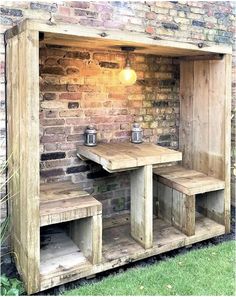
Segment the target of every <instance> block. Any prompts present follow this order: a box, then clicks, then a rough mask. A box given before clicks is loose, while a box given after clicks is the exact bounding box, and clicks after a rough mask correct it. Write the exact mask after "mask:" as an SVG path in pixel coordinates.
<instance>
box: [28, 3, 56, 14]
mask: <svg viewBox="0 0 236 297" xmlns="http://www.w3.org/2000/svg"><path fill="white" fill-rule="evenodd" d="M30 8H31V9H40V10H46V11H49V12H56V11H57V4H56V3H53V4H44V3H40V2H31V3H30Z"/></svg>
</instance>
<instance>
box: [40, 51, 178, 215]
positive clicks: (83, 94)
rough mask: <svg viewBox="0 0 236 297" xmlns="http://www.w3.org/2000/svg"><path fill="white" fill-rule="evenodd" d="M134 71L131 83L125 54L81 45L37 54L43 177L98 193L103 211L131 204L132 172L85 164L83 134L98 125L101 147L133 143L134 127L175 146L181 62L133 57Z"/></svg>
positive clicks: (147, 139) (148, 138)
mask: <svg viewBox="0 0 236 297" xmlns="http://www.w3.org/2000/svg"><path fill="white" fill-rule="evenodd" d="M131 62H132V68H133V69H134V70H135V71H136V73H137V82H136V84H135V85H133V86H124V85H122V84H121V83H120V82H119V79H118V74H119V72H120V71H121V69H122V67H123V65H124V63H125V55H124V54H122V53H118V52H101V51H100V52H99V51H91V50H86V49H80V48H73V47H71V48H66V47H53V46H48V47H43V48H41V49H40V81H41V84H40V91H41V93H40V95H41V96H40V97H41V104H40V106H41V111H40V124H41V129H40V132H41V133H40V134H41V135H40V141H41V160H42V161H41V180H42V181H44V182H51V181H55V180H56V181H58V180H68V179H72V181H73V182H76V183H79V184H80V185H81V187H83V188H85V189H87V190H89V191H90V192H92V191H93V194H94V195H95V196H97V197H98V199H99V200H101V201H102V203H103V214H105V215H108V214H112V212H114V211H115V212H116V211H123V210H125V209H127V208H128V206H129V196H130V193H129V175H128V174H122V173H121V174H119V175H116V176H115V175H114V174H113V175H110V174H108V173H107V172H106V171H104V170H102V168H101V167H100V166H98V165H96V164H94V163H92V162H83V161H80V160H79V159H78V158H77V156H76V148H77V146H78V145H81V144H83V143H84V130H85V128H86V126H87V125H88V124H93V125H95V127H96V129H97V130H98V135H97V137H98V141H99V142H122V141H129V139H130V130H131V124H132V123H133V122H134V121H137V122H139V123H140V124H141V126H142V127H143V130H144V141H145V142H153V143H159V144H160V145H164V146H168V147H171V148H177V147H178V121H179V65H178V63H177V62H176V61H175V60H174V59H171V58H168V57H158V56H151V55H139V54H135V53H134V54H132V55H131Z"/></svg>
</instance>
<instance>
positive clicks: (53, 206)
mask: <svg viewBox="0 0 236 297" xmlns="http://www.w3.org/2000/svg"><path fill="white" fill-rule="evenodd" d="M68 221H70V228H69V235H70V237H71V239H72V240H73V241H74V243H75V244H77V246H79V248H80V250H81V251H82V252H83V254H84V255H85V256H86V257H87V258H88V259H89V261H90V262H91V263H92V264H97V263H99V262H100V261H101V250H102V248H101V244H102V204H101V203H100V202H99V201H97V200H96V199H95V198H94V197H92V196H91V195H90V194H89V193H87V192H86V191H83V190H81V189H80V188H79V187H78V185H76V184H73V183H71V182H57V183H48V184H42V185H41V186H40V226H41V227H43V226H48V225H52V224H58V223H63V222H68Z"/></svg>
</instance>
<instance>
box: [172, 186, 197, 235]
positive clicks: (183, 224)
mask: <svg viewBox="0 0 236 297" xmlns="http://www.w3.org/2000/svg"><path fill="white" fill-rule="evenodd" d="M172 224H173V226H176V227H177V228H178V229H179V230H180V231H182V232H183V233H184V234H186V235H187V236H192V235H194V234H195V195H192V196H188V195H185V194H183V193H181V192H178V191H176V190H173V202H172Z"/></svg>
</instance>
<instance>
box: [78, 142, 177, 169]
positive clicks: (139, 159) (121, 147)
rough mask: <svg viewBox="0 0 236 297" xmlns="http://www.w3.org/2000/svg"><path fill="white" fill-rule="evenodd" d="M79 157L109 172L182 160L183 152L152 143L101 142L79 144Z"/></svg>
mask: <svg viewBox="0 0 236 297" xmlns="http://www.w3.org/2000/svg"><path fill="white" fill-rule="evenodd" d="M77 152H78V157H80V158H82V159H83V158H85V159H89V160H92V161H94V162H96V163H98V164H100V165H102V166H103V168H104V169H105V170H107V171H108V172H115V171H123V170H128V169H132V168H136V167H140V166H145V165H155V164H161V163H167V162H174V161H180V160H182V153H181V152H178V151H175V150H171V149H168V148H165V147H162V146H158V145H156V144H152V143H141V144H134V143H131V142H123V143H101V144H98V145H97V146H94V147H88V146H79V148H78V151H77Z"/></svg>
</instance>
